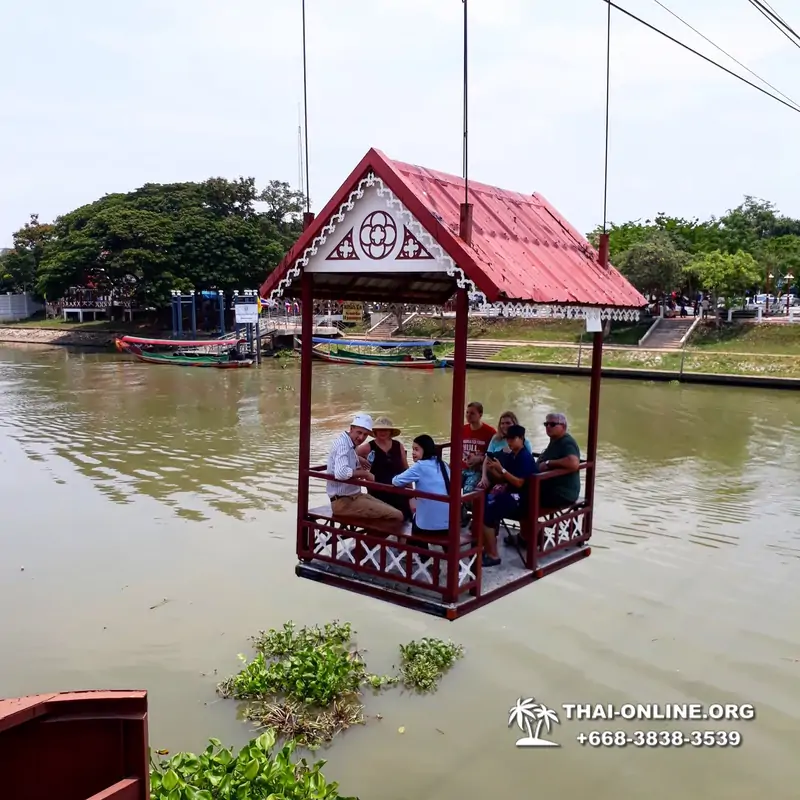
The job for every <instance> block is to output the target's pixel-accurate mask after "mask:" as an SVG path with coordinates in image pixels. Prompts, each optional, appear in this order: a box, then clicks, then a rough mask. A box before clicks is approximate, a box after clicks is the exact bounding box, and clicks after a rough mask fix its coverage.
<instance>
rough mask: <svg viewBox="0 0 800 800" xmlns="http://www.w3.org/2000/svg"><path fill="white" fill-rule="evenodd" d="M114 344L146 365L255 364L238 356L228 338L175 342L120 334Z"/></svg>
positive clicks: (230, 366)
mask: <svg viewBox="0 0 800 800" xmlns="http://www.w3.org/2000/svg"><path fill="white" fill-rule="evenodd" d="M115 344H116V347H117V350H119V351H120V352H121V353H130V354H131V355H132V356H134V357H135V358H136V359H138V360H139V361H142V362H144V363H146V364H169V365H172V366H178V367H210V368H212V369H242V368H247V367H252V366H253V364H254V363H255V362H254V360H253V359H252V358H246V357H242V356H241V354H240V353H239V350H238V348H237V345H238V342H237V341H235V340H231V339H214V340H209V341H202V340H197V341H177V340H172V339H143V338H140V337H138V336H123V337H122V338H121V339H117V340H116V342H115ZM222 348H228V350H227V352H220V351H221V350H222Z"/></svg>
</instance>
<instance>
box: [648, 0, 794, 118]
mask: <svg viewBox="0 0 800 800" xmlns="http://www.w3.org/2000/svg"><path fill="white" fill-rule="evenodd" d="M653 2H654V3H655V4H656V5H658V6H661V8H663V9H664V11H666V12H667V13H668V14H672V16H673V17H675V19H677V20H678V22H681V23H683V24H684V25H685V26H686V27H687V28H688V29H689V30H690V31H693V32H694V33H696V34H697V35H698V36H699V37H700V38H701V39H705V40H706V41H707V42H708V43H709V44H710V45H711V46H712V47H715V48H716V49H717V50H719V52H720V53H722V55H724V56H727V57H728V58H729V59H730V60H731V61H733V62H734V63H735V64H738V65H739V66H740V67H741V68H742V69H743V70H745V71H746V72H749V73H750V74H751V75H752V76H753V77H754V78H756V79H757V80H759V81H761V83H763V84H764V85H765V86H769V88H770V89H772V90H773V91H774V92H776V93H777V94H779V95H780V96H781V97H783V98H785V99H786V100H788V101H789V102H790V103H791V104H792V105H795V106H798V108H800V104H798V103H797V102H796V101H794V100H792V98H791V97H789V96H788V95H786V94H784V93H783V92H782V91H781V90H780V89H778V88H777V87H775V86H773V85H772V84H771V83H770V82H769V81H768V80H766V78H762V77H761V76H760V75H759V74H758V73H757V72H753V70H751V69H750V67H748V66H747V65H746V64H742V62H741V61H739V60H738V59H737V58H735V57H734V56H732V55H731V54H730V53H729V52H728V51H727V50H725V49H723V48H722V47H720V46H719V45H718V44H717V43H716V42H714V41H713V40H711V39H709V38H708V36H706V35H705V34H704V33H702V32H701V31H699V30H697V28H695V27H694V26H692V25H691V24H689V23H688V22H687V21H686V20H685V19H684V18H683V17H681V16H680V15H678V14H676V13H675V12H674V11H673V10H672V9H671V8H668V7H667V6H665V5H664V3H662V2H661V0H653Z"/></svg>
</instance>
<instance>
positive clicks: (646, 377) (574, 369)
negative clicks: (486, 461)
mask: <svg viewBox="0 0 800 800" xmlns="http://www.w3.org/2000/svg"><path fill="white" fill-rule="evenodd" d="M445 360H446V361H447V362H448V363H449V362H451V361H452V359H445ZM467 368H468V369H483V370H498V371H501V372H528V373H541V374H545V375H584V376H589V375H590V374H591V371H592V370H591V366H583V365H581V366H577V365H573V364H554V363H550V364H544V363H534V362H528V361H498V360H495V359H468V360H467ZM602 375H603V377H604V378H621V379H626V380H637V381H659V382H662V383H672V382H677V383H694V384H706V385H709V386H742V387H759V388H762V389H795V390H797V389H800V377H797V378H784V377H779V376H768V375H747V374H732V373H723V372H716V373H715V372H687V371H685V370H684V371H683V372H681V371H675V370H666V369H641V368H639V369H636V368H626V367H613V366H603V368H602Z"/></svg>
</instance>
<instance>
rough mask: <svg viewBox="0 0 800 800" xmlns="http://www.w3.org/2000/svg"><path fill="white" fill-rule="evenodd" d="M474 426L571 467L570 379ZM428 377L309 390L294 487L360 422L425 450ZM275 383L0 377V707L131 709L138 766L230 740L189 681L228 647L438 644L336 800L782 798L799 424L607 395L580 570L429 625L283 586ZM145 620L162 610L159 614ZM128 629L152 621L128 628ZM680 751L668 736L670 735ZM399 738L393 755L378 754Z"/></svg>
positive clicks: (134, 376)
mask: <svg viewBox="0 0 800 800" xmlns="http://www.w3.org/2000/svg"><path fill="white" fill-rule="evenodd" d="M468 383H469V385H468V395H469V397H470V398H472V399H480V400H481V401H483V403H484V405H485V406H486V408H487V418H490V419H491V421H492V422H494V420H495V419H496V417H497V416H498V415H499V413H500V412H501V411H503V410H505V409H506V407H510V408H512V409H514V410H515V411H516V412H517V413H518V415H519V417H520V419H521V420H522V421H523V424H526V423H527V424H528V425H529V426H530V429H531V431H532V438H533V439H534V441H535V442H537V443H540V444H541V440H542V438H543V437H542V433H541V430H542V429H541V421H542V419H543V415H544V414H545V413H546V411H548V410H560V411H563V412H565V413H566V414H567V415H568V417H569V419H570V421H571V427H572V430H573V432H574V433H575V435H576V438H578V440H579V441H585V433H586V406H587V398H588V383H587V382H586V381H585V380H583V379H581V378H563V379H560V378H556V377H541V376H535V375H515V374H511V375H504V374H502V373H492V372H474V373H470V374H469V376H468ZM449 396H450V375H449V373H446V372H441V371H439V372H436V373H434V374H427V375H423V374H407V373H404V372H401V371H399V370H398V371H393V370H378V369H363V368H358V367H342V366H332V365H320V366H319V367H316V368H315V374H314V422H313V425H314V431H313V441H314V450H315V454H314V456H315V460H316V461H322V460H324V454H325V450H326V447H327V444H328V442H329V441H330V439H331V438H332V437H333V436H334V435H335V434H336V433H337V432H338V431H339V430H341V429H342V426H343V425H344V424H345V423H346V422H347V420H348V417H349V416H350V414H352V413H353V412H354V411H358V410H361V409H364V410H367V411H370V412H372V413H373V414H377V413H388V414H390V415H391V416H392V417H393V418H394V420H395V422H396V423H398V424H399V425H400V426H401V427H402V428H403V436H402V438H403V439H404V440H406V441H407V442H409V441H410V439H411V438H412V437H413V436H414V435H417V434H418V433H420V432H429V433H431V434H433V435H434V436H436V437H445V436H446V435H447V431H448V427H449ZM298 402H299V371H298V370H297V368H296V365H295V364H290V365H288V366H286V367H285V368H282V367H281V365H280V364H277V363H275V364H273V363H269V364H265V365H264V366H263V367H262V368H261V369H253V370H239V371H235V372H218V371H215V370H192V369H187V370H180V369H172V370H169V369H160V368H158V367H152V366H147V365H141V364H138V363H134V362H131V361H128V360H126V359H124V358H121V357H119V356H116V355H111V354H96V353H91V354H87V353H80V352H71V351H68V350H66V349H55V348H53V349H47V348H38V347H25V346H16V347H6V348H3V349H0V476H2V494H1V495H0V497H2V506H1V509H2V525H0V609H2V613H1V614H0V642H2V655H1V656H0V696H16V695H20V694H26V693H35V692H51V691H57V690H66V689H78V688H100V687H104V688H106V687H107V688H146V689H148V690H149V693H150V695H149V696H150V709H151V728H150V730H151V743H152V745H153V746H154V747H164V748H169V749H170V750H173V751H174V750H177V749H196V748H201V747H202V746H203V745H204V743H205V740H206V739H207V737H209V736H217V737H219V738H221V739H223V740H225V741H226V742H228V743H230V744H236V745H239V744H241V743H243V742H244V741H246V740H247V739H248V738H249V731H248V728H247V727H246V725H245V724H244V723H242V722H239V721H238V720H237V719H236V707H235V705H234V704H232V703H231V702H229V701H220V700H218V699H217V698H216V696H215V692H214V687H215V682H216V680H218V679H220V678H221V677H224V676H225V675H227V674H229V673H231V672H232V671H234V670H235V669H236V668H237V660H236V654H237V653H239V652H245V653H249V648H248V645H247V638H248V636H250V635H252V634H254V633H255V632H256V631H258V630H259V629H265V628H269V627H274V626H279V625H281V624H282V623H283V622H284V621H285V620H288V619H294V620H295V621H297V622H298V623H299V624H311V623H316V622H324V621H327V620H330V619H341V620H348V621H351V622H352V623H353V624H354V626H355V628H356V630H357V631H358V634H359V643H360V645H361V646H362V647H365V648H367V650H368V651H369V652H368V656H367V658H368V663H369V665H370V668H372V669H373V670H375V671H378V672H384V671H388V670H390V669H391V667H392V665H393V663H394V662H395V659H396V656H397V646H398V645H399V644H400V643H401V642H405V641H408V640H409V639H412V638H417V637H419V636H423V635H433V636H439V637H443V638H450V637H452V638H453V639H454V640H455V641H457V642H460V643H462V644H463V645H464V646H465V647H466V649H467V655H466V657H465V658H464V660H463V661H461V662H459V664H458V665H457V667H456V669H455V670H454V671H453V672H452V673H451V674H450V675H449V676H448V677H447V678H446V679H445V680H444V682H443V683H442V686H441V688H440V690H439V692H438V693H437V694H435V695H433V696H430V697H416V696H409V695H407V694H405V693H403V692H402V691H400V690H391V691H389V692H387V693H384V694H382V695H380V696H377V697H374V698H370V699H369V700H368V706H367V711H368V713H369V714H374V715H378V714H380V715H381V716H382V719H372V720H370V721H369V724H368V725H367V726H365V727H363V728H357V729H355V730H352V731H350V732H348V733H347V734H345V735H344V736H343V737H340V738H338V739H337V740H335V741H334V744H333V745H332V746H331V747H330V748H329V749H328V750H327V752H326V753H325V757H327V758H328V759H329V763H328V765H327V767H326V770H325V771H326V774H327V775H328V776H329V777H331V778H335V779H337V780H340V781H341V783H342V788H343V789H344V790H345V791H346V792H347V793H352V794H355V795H358V796H360V797H361V798H362V800H377V798H380V800H395V799H396V800H400V799H401V798H409V797H419V798H430V799H431V800H456V798H462V797H470V798H479V797H486V796H494V797H500V796H502V797H515V796H520V797H522V796H529V795H530V794H532V793H533V792H534V791H536V792H537V793H538V792H539V791H543V792H544V793H545V796H550V795H553V796H557V795H559V794H560V795H561V796H569V797H576V798H577V797H586V796H589V795H590V794H591V796H592V797H593V798H594V799H595V800H620V798H623V800H627V798H631V799H632V800H633V799H635V798H640V797H647V798H649V799H650V800H660V798H674V797H687V798H701V797H702V798H706V799H707V800H708V799H710V798H720V800H722V799H723V798H724V799H725V800H736V799H738V798H742V800H745V798H746V799H747V800H752V798H754V797H756V796H758V795H764V796H769V797H771V798H773V800H779V799H782V798H794V797H797V786H798V782H799V781H800V762H799V761H798V759H797V751H798V748H799V747H800V491H798V474H800V403H798V400H797V397H796V395H794V394H793V393H790V392H785V393H782V392H777V391H771V392H770V391H760V390H739V389H731V390H726V389H721V388H705V387H686V386H669V385H667V386H665V385H661V384H647V383H632V382H614V381H607V382H606V383H605V385H604V388H603V397H602V422H601V427H600V451H601V459H600V462H601V467H600V476H599V485H598V495H599V497H598V508H597V515H596V517H597V518H596V532H595V536H594V539H593V553H592V557H591V558H589V559H586V560H585V561H582V562H580V563H579V564H577V565H574V566H572V567H570V568H568V569H566V570H563V571H562V572H559V573H556V574H555V575H552V576H549V577H547V578H546V579H545V580H543V581H540V582H538V583H536V584H534V585H533V586H530V587H528V588H526V589H523V590H521V591H518V592H516V593H514V594H512V595H510V596H509V597H507V598H505V599H503V600H500V601H497V602H495V603H493V604H492V605H490V606H488V607H486V608H484V609H481V610H479V611H476V612H474V613H473V614H471V615H469V616H467V617H466V618H464V619H463V620H459V621H457V622H455V623H447V622H445V621H443V620H439V619H436V618H433V617H427V616H424V615H421V614H418V613H415V612H411V611H406V610H404V609H400V608H396V607H394V606H391V605H388V604H385V603H382V602H380V601H377V600H371V599H367V598H362V597H360V596H357V595H352V594H348V593H346V592H343V591H340V590H336V589H333V588H329V587H325V586H321V585H318V584H315V583H313V582H310V581H303V580H300V579H298V578H296V577H295V576H294V571H293V570H294V563H295V559H294V508H293V505H292V501H293V497H294V493H295V475H296V452H297V422H298ZM165 600H166V601H167V602H164V601H165ZM153 606H155V608H153ZM530 696H535V697H536V698H537V700H539V701H541V702H543V703H544V704H546V705H547V706H549V707H551V708H554V709H557V710H559V711H560V706H561V704H562V703H612V704H616V705H620V704H623V703H629V702H630V703H686V702H696V703H704V704H711V703H752V704H754V705H755V707H756V712H757V716H756V719H755V720H754V721H746V722H739V723H735V722H727V723H718V724H715V723H712V722H704V723H681V724H679V725H678V727H681V726H682V727H683V728H684V729H686V730H692V729H697V728H698V727H699V728H700V729H702V730H712V729H716V728H726V729H729V730H734V729H736V730H739V731H740V732H741V734H742V737H743V744H742V746H741V747H739V748H738V749H721V748H692V747H688V746H687V747H682V748H672V749H666V748H634V747H628V748H618V749H615V748H612V747H599V748H590V747H588V746H584V747H582V746H580V745H579V744H578V743H577V742H576V741H575V737H576V735H577V734H579V733H580V732H581V731H585V732H587V733H588V732H589V731H591V730H616V729H623V728H625V729H628V730H634V729H638V730H647V729H654V730H658V729H664V728H666V727H669V726H670V724H669V723H663V722H662V723H658V722H650V723H647V722H639V723H636V724H633V723H630V724H628V723H621V722H603V721H602V720H599V721H593V722H576V721H569V720H566V719H565V718H564V716H563V714H561V719H560V724H559V725H554V726H553V727H554V730H553V731H552V732H551V738H552V739H553V740H554V741H557V742H559V743H560V744H561V745H562V746H561V747H560V748H542V749H521V748H520V749H518V748H515V746H514V742H515V740H516V739H517V738H518V737H519V736H521V735H522V734H521V733H520V732H519V730H518V729H516V728H511V729H509V727H508V726H507V722H508V712H509V709H510V707H511V706H512V705H513V704H514V702H515V701H516V700H517V698H518V697H522V698H527V697H530ZM687 726H688V727H687ZM401 727H402V728H404V733H402V734H401V733H399V730H398V729H399V728H401Z"/></svg>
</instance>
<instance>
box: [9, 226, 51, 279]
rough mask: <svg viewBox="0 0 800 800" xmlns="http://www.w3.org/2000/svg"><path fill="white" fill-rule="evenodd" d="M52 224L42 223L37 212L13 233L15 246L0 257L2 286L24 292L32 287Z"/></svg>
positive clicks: (49, 236) (49, 238)
mask: <svg viewBox="0 0 800 800" xmlns="http://www.w3.org/2000/svg"><path fill="white" fill-rule="evenodd" d="M53 230H54V229H53V226H52V225H46V224H42V223H40V222H39V215H38V214H31V216H30V219H29V220H28V222H26V223H25V224H24V225H23V226H22V227H21V228H20V229H19V230H18V231H16V232H15V233H14V234H13V241H14V247H13V248H12V249H11V250H9V251H8V252H6V253H4V254H3V256H2V258H1V259H0V286H2V288H3V290H4V291H10V292H25V291H29V290H30V289H32V288H33V285H34V283H35V282H36V274H37V272H38V269H39V265H40V264H41V261H42V258H43V256H44V252H45V248H46V246H47V243H48V242H49V241H50V240H51V239H52V237H53Z"/></svg>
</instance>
